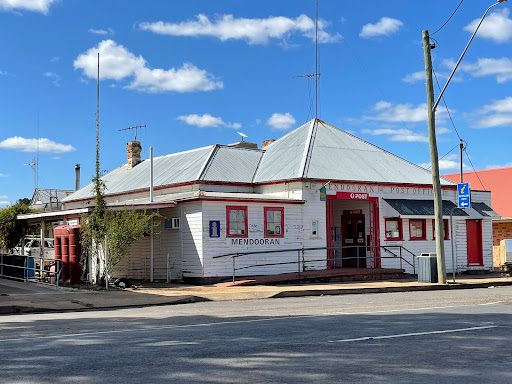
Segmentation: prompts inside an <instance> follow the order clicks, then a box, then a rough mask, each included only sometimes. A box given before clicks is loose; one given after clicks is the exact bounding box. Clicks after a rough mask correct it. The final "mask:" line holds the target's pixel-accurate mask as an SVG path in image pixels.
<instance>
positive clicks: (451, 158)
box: [418, 154, 469, 171]
mask: <svg viewBox="0 0 512 384" xmlns="http://www.w3.org/2000/svg"><path fill="white" fill-rule="evenodd" d="M418 165H419V166H420V167H423V168H425V169H430V168H431V163H430V162H428V163H420V164H418ZM462 167H463V169H469V166H468V165H467V164H466V163H464V162H463V163H462ZM439 170H440V171H458V170H460V156H459V155H456V154H450V155H446V156H445V157H443V158H442V159H439Z"/></svg>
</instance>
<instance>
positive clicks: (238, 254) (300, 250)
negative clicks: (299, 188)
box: [213, 245, 416, 283]
mask: <svg viewBox="0 0 512 384" xmlns="http://www.w3.org/2000/svg"><path fill="white" fill-rule="evenodd" d="M349 248H356V249H357V248H365V249H368V248H379V249H380V248H382V249H384V251H386V252H388V253H390V254H391V255H392V256H389V257H386V256H365V257H359V253H357V256H352V257H344V258H343V260H351V259H356V260H357V261H356V268H357V269H359V260H361V259H379V260H380V259H390V258H399V259H400V269H403V268H402V262H405V263H407V264H408V265H410V266H411V267H412V269H413V274H414V275H415V274H416V266H415V265H416V263H415V259H414V258H415V257H416V255H415V254H414V253H412V252H411V251H409V250H408V249H406V248H404V247H403V246H401V245H387V246H383V245H380V246H369V245H351V246H342V247H301V248H287V249H271V250H266V251H245V252H231V253H226V254H223V255H217V256H213V258H214V259H218V258H223V257H231V258H232V261H233V283H234V282H235V278H236V271H238V270H242V269H248V268H253V267H265V266H272V265H286V264H297V265H298V271H297V272H298V274H299V276H300V274H301V272H302V268H301V256H302V267H305V264H306V263H314V262H323V261H327V262H329V261H332V260H335V259H336V258H329V257H327V258H322V259H316V260H307V261H306V260H303V258H304V252H305V251H320V250H327V251H329V250H341V249H349ZM388 248H395V249H398V251H399V253H398V254H396V253H394V252H392V251H390V250H389V249H388ZM402 249H403V250H405V251H406V252H407V253H409V254H410V255H412V263H411V262H409V261H408V260H407V259H405V258H404V257H403V256H402ZM284 252H297V261H287V262H279V263H265V264H251V265H246V266H242V267H238V268H237V267H236V263H235V259H236V258H238V257H241V256H248V255H257V254H267V253H284Z"/></svg>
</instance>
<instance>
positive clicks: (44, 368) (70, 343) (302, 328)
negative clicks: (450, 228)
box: [0, 287, 512, 384]
mask: <svg viewBox="0 0 512 384" xmlns="http://www.w3.org/2000/svg"><path fill="white" fill-rule="evenodd" d="M511 304H512V287H503V288H494V289H474V290H463V291H436V292H409V293H405V292H404V293H387V294H374V295H352V296H336V297H332V296H328V297H327V296H326V297H315V298H296V299H270V300H261V301H257V300H254V301H237V302H210V303H196V304H189V305H178V306H163V307H151V308H132V309H124V310H114V311H89V312H74V313H65V314H41V315H14V316H4V317H0V372H1V375H2V377H1V378H0V381H1V382H2V383H105V382H119V383H168V382H172V383H247V382H252V383H338V382H340V383H341V382H347V383H356V382H371V383H374V382H378V383H441V382H443V383H496V384H497V383H511V382H512V370H511V369H510V367H511V366H512V345H511V342H512V328H511V324H512V323H511V320H512V305H511Z"/></svg>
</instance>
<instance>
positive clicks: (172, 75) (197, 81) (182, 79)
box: [127, 63, 224, 93]
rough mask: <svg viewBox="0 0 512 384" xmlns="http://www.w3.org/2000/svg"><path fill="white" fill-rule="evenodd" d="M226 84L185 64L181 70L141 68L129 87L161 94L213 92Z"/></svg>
mask: <svg viewBox="0 0 512 384" xmlns="http://www.w3.org/2000/svg"><path fill="white" fill-rule="evenodd" d="M223 86H224V84H223V83H222V82H221V81H217V80H215V79H214V77H213V75H211V74H209V73H208V72H206V71H205V70H202V69H199V68H197V67H196V66H195V65H193V64H190V63H185V64H183V66H182V67H181V68H178V69H176V68H171V69H169V70H164V69H149V68H141V69H140V70H138V71H137V72H136V73H135V79H134V81H133V82H132V83H131V84H130V85H128V86H127V88H130V89H137V90H139V91H145V92H150V93H159V92H167V91H174V92H180V93H183V92H194V91H212V90H214V89H219V88H222V87H223Z"/></svg>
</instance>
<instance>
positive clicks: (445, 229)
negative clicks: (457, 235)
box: [432, 219, 450, 240]
mask: <svg viewBox="0 0 512 384" xmlns="http://www.w3.org/2000/svg"><path fill="white" fill-rule="evenodd" d="M443 233H444V239H445V240H450V230H449V228H448V219H443ZM432 239H434V240H435V239H436V221H435V220H432Z"/></svg>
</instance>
